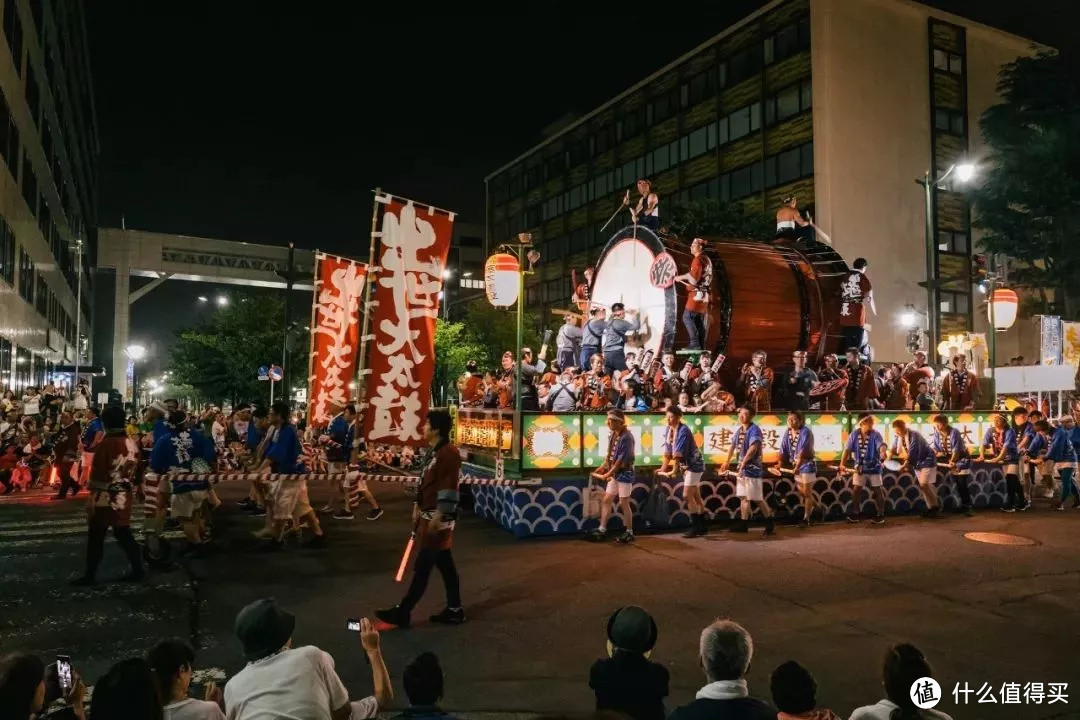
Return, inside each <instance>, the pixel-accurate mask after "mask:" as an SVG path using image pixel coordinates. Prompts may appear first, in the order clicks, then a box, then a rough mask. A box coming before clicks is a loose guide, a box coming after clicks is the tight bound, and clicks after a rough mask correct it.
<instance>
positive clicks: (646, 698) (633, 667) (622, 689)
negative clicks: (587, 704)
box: [589, 605, 669, 720]
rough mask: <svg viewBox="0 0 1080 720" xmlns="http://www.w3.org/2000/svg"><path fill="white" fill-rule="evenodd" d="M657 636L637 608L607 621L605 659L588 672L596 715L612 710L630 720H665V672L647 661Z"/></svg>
mask: <svg viewBox="0 0 1080 720" xmlns="http://www.w3.org/2000/svg"><path fill="white" fill-rule="evenodd" d="M656 636H657V631H656V622H655V621H654V620H653V618H652V616H651V615H649V613H648V612H646V611H645V610H643V609H642V608H640V607H637V606H634V605H629V606H627V607H624V608H619V609H618V610H616V611H615V612H614V614H612V616H611V617H610V618H609V619H608V624H607V649H608V657H606V658H603V659H601V660H597V661H596V662H595V663H593V666H592V669H591V670H589V687H590V688H592V690H593V693H594V694H595V695H596V709H597V710H598V711H599V710H612V711H615V712H619V713H623V714H624V715H626V716H628V717H630V718H633V720H664V716H665V713H664V698H666V697H667V695H668V681H669V676H668V671H667V668H665V667H664V666H663V665H661V664H659V663H655V662H652V661H651V660H649V653H650V652H651V651H652V649H653V646H654V645H656Z"/></svg>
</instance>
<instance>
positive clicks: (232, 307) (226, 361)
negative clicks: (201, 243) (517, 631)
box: [171, 294, 308, 404]
mask: <svg viewBox="0 0 1080 720" xmlns="http://www.w3.org/2000/svg"><path fill="white" fill-rule="evenodd" d="M234 300H235V301H234V302H231V303H230V304H229V305H228V306H226V307H223V308H219V309H217V310H216V311H215V312H214V313H213V314H212V315H210V316H209V317H208V318H206V319H205V320H204V321H203V322H202V323H201V324H200V325H198V326H196V327H194V328H191V329H188V330H182V331H180V333H179V334H178V338H177V342H176V344H175V345H173V348H172V353H171V368H172V371H173V374H172V381H173V382H176V383H180V384H184V385H190V386H191V387H192V388H193V389H194V390H195V392H196V393H197V394H198V396H199V397H200V398H201V399H203V400H207V401H217V402H220V401H229V402H232V403H234V404H235V403H237V402H240V401H254V400H258V399H262V398H267V399H269V392H270V388H269V385H268V383H267V382H265V381H259V380H258V376H257V371H258V368H259V367H260V366H262V365H271V364H275V363H280V362H281V347H282V336H281V328H282V325H283V324H284V320H285V304H284V301H283V300H282V299H281V298H279V297H276V296H271V297H267V296H263V295H254V294H250V295H244V294H241V295H239V296H237V297H235V298H234ZM290 347H291V352H290V354H289V358H288V363H289V366H290V374H291V376H292V377H293V378H294V380H295V379H299V378H303V377H306V376H307V354H308V341H307V332H306V331H304V330H302V329H301V328H299V327H297V326H296V325H294V326H293V330H292V337H291V338H290ZM277 390H278V392H275V395H277V396H278V397H285V396H288V395H289V393H288V389H287V388H278V389H277Z"/></svg>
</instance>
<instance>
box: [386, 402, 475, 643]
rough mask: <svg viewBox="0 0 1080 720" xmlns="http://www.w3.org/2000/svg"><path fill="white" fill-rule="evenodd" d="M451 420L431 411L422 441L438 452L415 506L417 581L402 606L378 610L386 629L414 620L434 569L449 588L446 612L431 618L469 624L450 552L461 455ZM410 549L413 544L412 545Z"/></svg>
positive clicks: (427, 472)
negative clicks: (452, 437) (414, 609)
mask: <svg viewBox="0 0 1080 720" xmlns="http://www.w3.org/2000/svg"><path fill="white" fill-rule="evenodd" d="M450 427H451V419H450V414H449V413H447V412H446V411H445V410H432V411H430V412H429V413H428V414H427V422H426V423H424V436H425V439H426V440H427V442H428V444H429V445H431V447H432V448H433V449H434V452H433V453H432V456H431V462H429V463H428V465H427V467H426V468H425V469H424V474H423V476H422V477H421V478H420V486H419V488H418V489H417V491H416V505H415V506H413V521H414V523H415V530H414V537H415V544H416V546H417V547H418V548H419V552H418V553H417V555H416V562H415V564H414V566H413V579H412V583H411V584H410V585H409V590H408V592H407V593H405V597H404V598H402V600H401V603H399V604H398V605H395V606H394V607H392V608H389V609H387V610H376V611H375V617H377V618H378V619H379V620H381V621H383V622H384V623H386V624H388V625H396V626H397V627H399V628H407V627H409V625H410V615H411V613H412V610H413V608H414V607H416V604H417V603H418V602H419V601H420V598H421V597H422V596H423V595H424V591H425V590H427V585H428V580H429V579H430V578H431V570H432V568H436V567H437V568H438V569H439V573H440V574H441V575H442V578H443V584H444V585H445V586H446V608H445V609H444V610H443V611H442V612H440V613H439V614H437V615H432V616H431V618H430V620H431V622H436V623H443V624H447V625H457V624H460V623H463V622H465V610H464V609H463V608H462V606H461V589H460V585H459V580H458V573H457V568H456V567H455V566H454V556H453V555H452V554H451V552H450V548H451V546H452V544H453V539H454V524H455V522H456V520H457V512H458V478H459V476H460V473H461V455H460V453H459V452H458V449H457V446H456V445H454V444H453V443H451V442H450ZM411 544H412V543H411V542H410V545H411Z"/></svg>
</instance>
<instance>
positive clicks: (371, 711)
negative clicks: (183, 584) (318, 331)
mask: <svg viewBox="0 0 1080 720" xmlns="http://www.w3.org/2000/svg"><path fill="white" fill-rule="evenodd" d="M296 629H297V628H296V618H295V617H294V616H293V615H292V614H291V613H290V612H288V611H287V610H285V609H284V608H282V607H281V606H279V605H278V604H277V603H276V602H275V601H274V600H273V599H272V598H262V599H260V600H256V601H255V602H252V603H250V604H249V605H247V606H246V607H244V608H243V609H242V610H241V611H240V612H239V613H238V614H237V616H236V622H235V632H236V636H237V639H238V640H239V644H240V647H241V649H242V652H243V656H244V659H245V660H246V665H244V667H243V669H241V670H240V671H239V672H238V673H236V674H235V675H234V676H233V677H232V678H230V679H229V680H228V682H227V683H226V684H225V687H224V691H222V690H221V689H220V688H218V687H217V685H216V683H215V682H213V681H208V682H205V683H203V684H202V686H201V689H200V690H199V692H198V693H196V694H197V695H198V697H193V696H192V693H193V689H194V688H193V686H194V683H193V677H194V672H195V653H194V651H193V650H192V648H191V647H190V646H189V645H187V644H186V643H184V642H181V641H178V640H167V641H164V642H161V643H158V644H157V645H156V646H154V647H153V648H151V649H150V650H149V651H148V652H147V653H146V656H145V657H136V658H129V659H126V660H123V661H121V662H119V663H117V664H116V665H114V666H113V667H112V668H110V669H109V670H108V672H106V673H105V674H104V675H103V676H102V677H101V678H99V679H98V681H97V683H95V685H94V686H93V688H92V689H91V691H87V688H86V687H85V685H84V684H83V681H82V679H81V678H80V677H79V675H78V673H77V672H75V673H72V676H71V681H70V683H69V684H68V685H67V686H66V687H65V684H63V683H61V682H60V681H59V680H58V673H57V668H56V665H55V664H53V665H49V666H46V665H45V663H43V662H42V661H41V660H40V659H39V658H37V657H35V656H33V655H29V654H25V653H16V654H11V655H7V656H5V657H3V658H2V659H0V716H2V717H3V718H5V720H7V719H8V718H10V719H11V720H35V719H40V718H49V719H50V720H224V719H226V718H227V719H228V720H271V719H274V718H279V719H281V720H300V719H303V720H350V719H352V720H363V719H364V718H373V717H376V715H377V714H379V713H380V712H382V711H385V710H386V709H387V708H388V707H389V706H390V704H391V703H392V702H393V700H394V689H393V683H392V682H391V678H390V673H389V671H388V670H387V667H386V663H385V661H384V660H383V656H382V648H381V644H380V635H379V632H378V631H377V630H376V629H375V627H374V625H373V624H372V623H371V622H370V621H368V620H367V619H366V618H365V619H361V620H360V621H359V626H358V628H357V629H358V631H359V632H358V635H359V641H360V649H361V650H362V652H363V656H364V658H365V659H366V662H367V663H368V665H369V666H370V668H371V692H370V694H367V695H364V696H363V697H361V698H360V699H359V700H350V699H349V698H350V695H349V692H348V690H347V689H346V687H345V685H344V683H342V681H341V679H340V677H339V676H338V673H337V670H336V667H335V662H334V658H333V657H331V655H330V654H329V653H327V652H325V651H324V650H321V649H320V648H317V647H315V646H311V645H301V646H294V634H295V632H294V631H296ZM606 634H607V653H606V657H604V658H602V659H600V660H597V661H596V662H595V663H594V664H593V666H592V668H591V669H590V671H589V687H590V688H591V689H592V691H593V693H594V695H595V710H596V714H595V716H594V717H597V718H601V717H602V718H606V719H607V720H665V718H666V720H840V718H841V717H843V716H842V715H840V714H838V713H837V712H835V711H834V710H830V709H828V708H827V707H825V705H827V703H825V702H823V699H822V698H819V696H818V686H817V683H816V681H815V680H814V677H813V675H812V674H811V672H810V670H808V669H807V668H806V667H804V666H803V665H802V664H800V663H799V662H797V661H795V660H789V661H786V662H784V663H781V664H780V665H778V666H777V667H776V668H775V669H774V670H773V671H772V673H771V675H770V682H769V687H768V698H765V697H764V696H763V693H761V692H757V693H755V692H753V691H752V690H751V688H750V687H749V684H748V680H747V675H748V672H749V669H750V665H751V662H752V661H753V659H754V641H753V639H752V638H751V635H750V633H749V631H748V630H747V629H746V628H745V627H743V626H742V625H740V624H739V623H737V622H735V621H733V620H730V619H725V618H720V619H717V620H715V621H714V622H712V623H710V624H709V625H708V626H707V627H705V628H704V629H703V630H702V631H701V636H700V642H699V645H698V648H697V661H698V665H699V667H700V668H701V671H702V673H703V675H704V678H703V684H702V685H701V687H700V689H699V690H698V691H697V692H696V693H695V694H694V696H693V697H692V698H690V697H686V698H682V699H674V698H671V697H669V695H670V690H669V685H670V676H669V672H668V670H667V668H666V667H665V666H664V665H663V664H662V663H660V662H657V661H655V660H653V659H651V654H652V651H653V648H654V647H655V644H656V640H657V636H658V628H657V625H656V622H655V621H654V620H653V618H652V616H651V615H650V614H649V613H648V612H647V611H645V610H644V609H642V608H640V607H636V606H628V607H623V608H620V609H619V610H617V611H616V612H615V613H614V614H612V615H611V617H610V619H609V620H608V623H607V633H606ZM347 662H354V659H353V658H351V657H350V658H348V660H347ZM932 677H933V670H932V668H931V666H930V663H929V662H928V661H927V659H926V658H925V656H924V655H923V654H922V652H920V651H919V649H918V648H916V647H915V646H913V645H910V644H907V643H901V644H895V645H891V646H889V647H888V648H887V649H886V650H885V654H884V658H883V660H882V661H881V682H882V687H883V688H884V697H883V698H881V699H879V700H877V701H876V702H873V703H872V704H867V705H864V706H860V707H857V708H854V709H853V710H851V712H850V713H849V714H848V715H847V717H848V718H850V720H920V719H921V720H949V716H948V715H946V714H945V713H943V712H940V711H937V710H933V709H920V708H919V707H918V705H917V704H916V701H917V700H920V701H921V700H925V698H924V697H922V696H921V695H920V694H919V693H918V692H916V690H917V688H919V687H921V686H920V685H919V684H918V683H916V681H919V680H922V679H924V678H932ZM444 681H445V676H444V672H443V668H442V666H441V664H440V662H439V659H438V658H437V657H436V656H435V654H434V653H431V652H424V653H422V654H420V655H419V656H417V657H416V658H415V659H414V660H413V661H411V662H410V663H409V664H407V665H406V666H405V668H404V670H403V672H402V674H401V687H402V689H403V690H404V692H405V695H406V697H407V701H408V703H407V707H406V708H405V709H404V710H403V711H402V712H401V713H400V714H398V715H396V716H395V717H394V720H454V718H453V716H452V715H450V714H449V713H447V712H446V711H445V710H443V709H442V707H441V702H442V699H443V695H444ZM88 697H89V701H88ZM873 699H874V698H873V695H871V694H868V697H867V700H868V701H871V700H873ZM939 699H940V698H939ZM924 704H925V703H924Z"/></svg>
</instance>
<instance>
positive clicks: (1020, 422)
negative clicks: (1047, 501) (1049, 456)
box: [1013, 407, 1046, 507]
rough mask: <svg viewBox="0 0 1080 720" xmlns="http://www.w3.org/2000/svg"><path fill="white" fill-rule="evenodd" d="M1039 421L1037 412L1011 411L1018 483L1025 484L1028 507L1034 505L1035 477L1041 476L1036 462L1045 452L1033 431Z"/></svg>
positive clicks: (1044, 447)
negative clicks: (1014, 433)
mask: <svg viewBox="0 0 1080 720" xmlns="http://www.w3.org/2000/svg"><path fill="white" fill-rule="evenodd" d="M1041 419H1042V413H1040V412H1039V411H1038V410H1030V411H1029V410H1026V409H1024V408H1022V407H1021V408H1017V409H1016V410H1014V411H1013V424H1014V429H1015V430H1016V439H1017V444H1016V448H1017V450H1018V451H1019V452H1020V470H1021V476H1020V481H1021V482H1022V483H1026V484H1027V488H1026V490H1027V501H1028V507H1030V506H1031V505H1033V504H1034V503H1035V489H1036V485H1037V477H1038V476H1041V470H1040V468H1039V463H1038V462H1036V460H1037V459H1038V458H1039V456H1040V455H1042V454H1043V453H1045V452H1046V442H1045V441H1044V440H1043V437H1042V435H1040V434H1039V433H1038V431H1036V429H1035V425H1036V423H1037V422H1038V421H1039V420H1041ZM1044 496H1045V492H1044Z"/></svg>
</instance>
